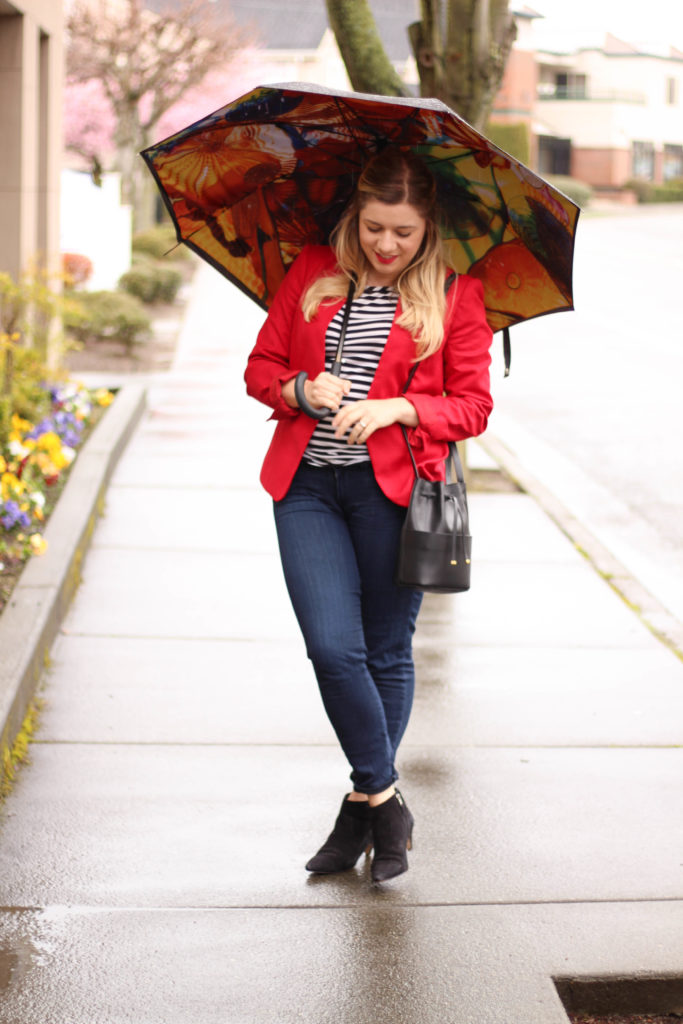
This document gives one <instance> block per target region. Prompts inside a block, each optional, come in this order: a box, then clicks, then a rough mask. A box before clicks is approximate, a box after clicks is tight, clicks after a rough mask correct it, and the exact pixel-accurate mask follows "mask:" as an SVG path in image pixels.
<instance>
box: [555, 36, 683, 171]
mask: <svg viewBox="0 0 683 1024" xmlns="http://www.w3.org/2000/svg"><path fill="white" fill-rule="evenodd" d="M537 60H538V65H539V84H538V103H537V106H536V117H537V120H538V121H539V122H540V123H541V124H542V125H544V126H545V127H546V131H547V134H546V135H545V136H544V137H541V139H540V140H539V143H540V145H539V170H540V172H541V174H543V173H564V174H572V175H573V176H574V177H575V178H579V179H581V180H583V181H587V182H588V183H589V184H591V185H593V186H594V187H596V188H597V189H599V190H603V191H609V190H610V189H618V188H620V187H622V186H623V185H624V184H626V182H628V181H630V180H634V179H638V180H641V181H652V182H657V183H659V182H665V181H669V180H671V179H674V178H681V177H683V53H680V52H679V51H677V50H675V49H673V48H672V49H671V50H670V52H669V53H668V54H666V55H660V54H652V53H642V52H640V51H639V50H638V49H637V48H636V47H634V46H631V45H629V44H628V43H624V42H623V41H621V40H619V39H616V38H615V37H614V36H609V35H608V36H607V38H606V40H605V43H604V45H603V46H602V47H601V48H586V49H581V50H578V51H576V52H574V53H569V54H556V53H547V52H545V53H544V52H539V53H538V55H537Z"/></svg>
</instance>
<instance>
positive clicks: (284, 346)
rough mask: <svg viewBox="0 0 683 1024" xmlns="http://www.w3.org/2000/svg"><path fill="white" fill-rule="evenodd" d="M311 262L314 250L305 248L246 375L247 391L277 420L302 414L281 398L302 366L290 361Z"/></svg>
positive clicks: (291, 270)
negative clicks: (283, 391)
mask: <svg viewBox="0 0 683 1024" xmlns="http://www.w3.org/2000/svg"><path fill="white" fill-rule="evenodd" d="M311 263H312V260H311V253H310V251H309V250H308V249H304V250H303V251H302V252H301V254H300V255H299V256H298V257H297V259H296V260H295V261H294V263H293V264H292V266H291V267H290V268H289V270H288V271H287V274H286V276H285V278H284V281H283V282H282V284H281V285H280V287H279V288H278V290H277V293H276V295H275V298H274V300H273V303H272V305H271V307H270V310H269V311H268V316H267V318H266V321H265V323H264V324H263V327H262V328H261V330H260V331H259V333H258V336H257V338H256V344H255V346H254V348H253V350H252V352H251V354H250V356H249V359H248V360H247V368H246V371H245V374H244V379H245V382H246V385H247V394H249V395H251V397H252V398H256V399H258V401H259V402H263V403H264V404H265V405H269V406H270V407H271V408H272V409H273V415H272V417H271V419H274V420H281V419H287V418H291V417H293V416H297V415H298V414H299V410H298V409H293V408H292V407H291V406H290V405H288V404H287V402H285V400H284V398H283V397H282V385H283V384H285V383H286V382H287V381H288V380H291V379H292V377H296V375H297V373H299V371H300V370H301V369H302V367H300V366H299V367H297V366H292V365H291V363H290V350H291V338H292V332H293V331H294V327H295V323H296V320H297V318H298V317H302V316H303V314H302V312H301V305H300V301H301V296H302V294H303V292H304V289H305V288H306V287H307V285H308V284H309V282H310V280H311V277H312V275H311V270H312V268H311Z"/></svg>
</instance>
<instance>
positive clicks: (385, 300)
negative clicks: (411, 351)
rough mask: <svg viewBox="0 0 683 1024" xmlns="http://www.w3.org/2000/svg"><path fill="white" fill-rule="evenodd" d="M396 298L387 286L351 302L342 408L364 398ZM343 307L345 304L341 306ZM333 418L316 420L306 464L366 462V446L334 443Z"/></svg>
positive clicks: (328, 356) (330, 338)
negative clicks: (345, 393)
mask: <svg viewBox="0 0 683 1024" xmlns="http://www.w3.org/2000/svg"><path fill="white" fill-rule="evenodd" d="M397 303H398V295H397V293H396V292H395V291H393V290H392V289H391V288H388V287H378V286H376V287H369V288H366V289H365V291H364V292H363V294H362V295H359V296H358V298H356V299H354V300H353V302H352V303H351V312H350V314H349V323H348V326H347V328H346V340H345V342H344V351H343V353H342V370H341V375H342V377H345V378H347V379H348V380H350V381H351V393H350V395H348V396H347V397H345V398H344V399H343V400H342V406H344V405H349V403H351V402H358V401H360V400H361V399H363V398H367V395H368V391H369V390H370V385H371V384H372V381H373V378H374V376H375V372H376V370H377V366H378V364H379V360H380V356H381V355H382V352H383V350H384V345H385V342H386V340H387V337H388V336H389V331H390V330H391V325H392V323H393V322H394V315H395V313H396V305H397ZM344 305H346V303H345V304H344ZM343 315H344V306H342V307H341V309H340V310H339V311H338V312H337V313H336V314H335V316H334V317H333V319H332V321H331V323H330V325H329V327H328V329H327V334H326V336H325V366H326V367H328V368H329V367H330V366H332V363H333V362H334V358H335V356H336V354H337V345H338V344H339V334H340V332H341V324H342V319H343ZM332 419H333V416H332V415H330V416H326V417H325V419H323V420H318V423H317V425H316V428H315V430H314V432H313V436H312V437H311V440H310V441H309V443H308V447H307V448H306V451H305V452H304V459H305V460H306V462H309V463H311V464H312V465H314V466H327V465H329V464H330V463H332V464H333V465H335V466H349V465H352V464H355V463H357V462H367V460H368V459H369V458H370V456H369V455H368V449H367V445H364V444H354V445H350V444H347V443H346V438H344V439H342V440H340V441H338V440H337V439H336V438H335V436H334V428H333V427H332Z"/></svg>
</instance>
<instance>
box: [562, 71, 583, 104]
mask: <svg viewBox="0 0 683 1024" xmlns="http://www.w3.org/2000/svg"><path fill="white" fill-rule="evenodd" d="M555 97H556V99H558V100H585V98H586V76H585V75H577V74H574V73H573V72H572V71H558V73H557V74H556V75H555Z"/></svg>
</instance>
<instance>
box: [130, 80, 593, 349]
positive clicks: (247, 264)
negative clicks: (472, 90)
mask: <svg viewBox="0 0 683 1024" xmlns="http://www.w3.org/2000/svg"><path fill="white" fill-rule="evenodd" d="M387 144H391V145H396V146H399V147H406V148H410V149H412V150H414V152H415V153H417V154H418V155H419V156H421V157H422V158H423V160H424V161H425V162H426V163H427V165H428V166H429V167H430V169H431V171H432V173H433V174H434V177H435V179H436V183H437V189H438V207H439V211H440V218H441V232H442V236H443V239H444V242H445V247H446V256H447V259H448V262H449V263H450V264H451V266H452V267H453V268H454V269H456V270H458V271H460V272H467V273H468V274H471V275H473V276H474V277H477V278H479V279H480V280H481V281H482V284H483V286H484V295H485V302H486V310H487V317H488V321H489V324H490V325H491V327H492V328H493V330H494V331H495V330H500V329H502V328H507V327H509V326H510V325H511V324H515V323H518V322H519V321H520V320H526V319H529V318H531V317H535V316H539V315H540V314H542V313H553V312H556V311H558V310H563V309H572V308H573V305H572V258H573V251H574V232H575V229H576V222H577V219H578V214H579V210H578V207H577V206H576V205H575V204H574V203H573V202H571V200H569V199H568V198H567V197H566V196H564V195H563V194H562V193H561V192H559V191H558V190H557V189H556V188H553V186H551V185H549V184H548V183H547V182H545V181H543V179H541V178H539V177H538V175H536V174H534V173H533V172H532V171H530V170H529V169H528V168H527V167H525V166H524V165H523V164H521V163H520V162H519V161H518V160H516V159H514V158H513V157H511V156H509V155H508V154H507V153H504V152H503V151H502V150H500V149H498V148H497V147H496V146H494V145H493V143H491V142H489V141H488V140H487V139H486V138H484V136H483V135H481V134H479V132H477V131H475V130H474V129H473V128H471V127H470V125H468V124H467V123H466V122H465V121H463V120H462V119H461V118H460V117H458V115H457V114H455V113H454V112H453V111H452V110H450V109H449V108H448V107H447V106H445V105H444V104H443V103H441V102H439V101H438V100H428V99H406V98H399V97H383V96H370V95H364V94H362V93H343V92H334V93H333V92H330V91H328V90H326V89H324V88H322V87H319V86H308V85H302V84H300V83H290V84H285V85H273V86H263V87H259V88H257V89H254V90H253V91H252V92H250V93H248V94H247V95H246V96H243V97H241V98H240V99H237V100H235V101H234V102H233V103H229V104H228V105H227V106H225V107H223V108H222V109H221V110H217V111H216V112H215V113H213V114H210V115H209V116H208V117H205V118H203V119H202V120H201V121H197V122H196V123H195V124H192V125H190V126H189V127H188V128H185V129H183V130H182V131H180V132H178V133H177V134H175V135H172V136H171V137H170V138H168V139H165V140H164V141H163V142H159V143H157V144H156V145H154V146H151V147H149V148H148V149H146V150H145V151H144V152H143V153H142V156H143V158H144V159H145V161H146V162H147V165H148V167H149V169H150V170H151V172H152V174H153V175H154V177H155V179H156V181H157V184H158V186H159V188H160V190H161V194H162V196H163V198H164V201H165V203H166V206H167V207H168V210H169V213H170V214H171V217H172V218H173V221H174V223H175V226H176V230H177V233H178V238H179V240H181V241H183V242H184V243H185V244H186V245H188V246H189V247H190V248H191V249H193V250H194V251H195V252H196V253H198V254H199V255H200V256H201V257H203V258H204V259H205V260H208V262H209V263H211V264H212V265H213V266H214V267H216V269H218V270H219V271H220V272H221V273H222V274H224V275H225V276H226V277H227V278H228V279H229V280H231V281H233V282H234V283H235V284H236V285H237V286H238V287H239V288H241V289H242V290H243V291H244V292H246V294H247V295H249V296H250V298H252V299H253V300H254V301H255V302H257V303H258V304H259V305H260V306H262V307H263V308H264V309H267V308H268V307H269V305H270V303H271V301H272V299H273V296H274V295H275V293H276V291H277V289H278V287H279V286H280V284H281V282H282V280H283V278H284V275H285V273H286V271H287V268H288V267H289V265H290V264H291V263H292V261H293V260H294V259H295V257H296V256H297V254H298V253H299V252H300V251H301V249H302V248H303V246H304V245H305V244H306V243H310V242H312V243H317V244H322V243H325V242H327V240H328V238H329V234H330V231H331V230H332V228H333V227H334V225H335V224H336V223H337V220H338V219H339V216H340V214H341V212H342V210H343V209H344V206H345V205H346V203H347V201H348V199H349V197H350V196H351V194H352V192H353V189H354V185H355V182H356V181H357V179H358V175H359V173H360V171H361V170H362V167H363V165H364V164H365V162H366V161H367V160H368V158H369V157H370V156H371V155H372V154H373V153H374V152H376V151H377V150H378V149H381V148H382V147H383V146H385V145H387Z"/></svg>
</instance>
